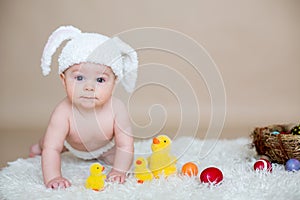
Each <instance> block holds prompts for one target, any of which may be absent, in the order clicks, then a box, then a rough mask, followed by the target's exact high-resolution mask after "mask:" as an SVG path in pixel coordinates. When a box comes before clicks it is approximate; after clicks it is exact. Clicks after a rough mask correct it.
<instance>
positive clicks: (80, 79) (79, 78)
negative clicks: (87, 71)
mask: <svg viewBox="0 0 300 200" xmlns="http://www.w3.org/2000/svg"><path fill="white" fill-rule="evenodd" d="M75 79H76V80H77V81H82V80H83V76H76V77H75Z"/></svg>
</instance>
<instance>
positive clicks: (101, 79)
mask: <svg viewBox="0 0 300 200" xmlns="http://www.w3.org/2000/svg"><path fill="white" fill-rule="evenodd" d="M97 82H98V83H104V82H105V80H104V78H102V77H100V78H97Z"/></svg>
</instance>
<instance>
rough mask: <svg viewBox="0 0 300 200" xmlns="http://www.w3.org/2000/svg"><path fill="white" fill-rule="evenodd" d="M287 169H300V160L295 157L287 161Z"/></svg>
mask: <svg viewBox="0 0 300 200" xmlns="http://www.w3.org/2000/svg"><path fill="white" fill-rule="evenodd" d="M285 169H286V170H287V171H298V170H299V169H300V161H299V160H297V159H295V158H291V159H289V160H288V161H287V162H286V163H285Z"/></svg>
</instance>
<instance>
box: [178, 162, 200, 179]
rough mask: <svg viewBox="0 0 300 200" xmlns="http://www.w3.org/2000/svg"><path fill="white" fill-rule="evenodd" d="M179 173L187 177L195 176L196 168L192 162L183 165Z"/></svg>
mask: <svg viewBox="0 0 300 200" xmlns="http://www.w3.org/2000/svg"><path fill="white" fill-rule="evenodd" d="M181 172H182V174H183V175H188V176H197V174H198V167H197V165H196V164H194V163H192V162H188V163H185V164H184V165H183V166H182V169H181Z"/></svg>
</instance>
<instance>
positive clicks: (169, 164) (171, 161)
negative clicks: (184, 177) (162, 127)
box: [148, 135, 177, 178]
mask: <svg viewBox="0 0 300 200" xmlns="http://www.w3.org/2000/svg"><path fill="white" fill-rule="evenodd" d="M151 149H152V155H151V156H150V157H149V158H148V162H149V169H150V170H151V171H152V173H153V175H154V177H155V178H159V176H160V175H162V174H164V176H165V177H167V176H169V175H171V174H175V173H176V172H177V168H176V162H177V158H176V157H175V156H172V155H171V154H170V150H171V139H170V138H169V137H168V136H166V135H159V136H158V137H155V138H153V142H152V145H151Z"/></svg>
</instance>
